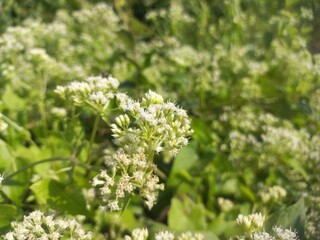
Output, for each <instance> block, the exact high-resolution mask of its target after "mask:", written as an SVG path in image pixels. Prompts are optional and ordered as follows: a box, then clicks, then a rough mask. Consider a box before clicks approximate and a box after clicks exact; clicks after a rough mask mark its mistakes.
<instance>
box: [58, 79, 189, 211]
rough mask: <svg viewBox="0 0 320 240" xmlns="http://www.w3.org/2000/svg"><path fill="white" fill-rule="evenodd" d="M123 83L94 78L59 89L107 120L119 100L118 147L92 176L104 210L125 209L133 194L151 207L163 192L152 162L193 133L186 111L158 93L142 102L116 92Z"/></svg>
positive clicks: (115, 128)
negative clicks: (111, 105)
mask: <svg viewBox="0 0 320 240" xmlns="http://www.w3.org/2000/svg"><path fill="white" fill-rule="evenodd" d="M118 86H119V81H118V80H117V79H115V78H113V77H111V76H108V77H107V78H103V77H89V78H87V80H86V81H83V82H71V83H70V84H69V85H67V86H65V87H61V86H59V87H58V88H57V89H56V93H58V94H59V95H60V96H61V97H62V98H65V99H69V100H71V101H72V103H73V104H75V105H79V106H82V105H87V106H91V107H92V108H94V109H95V110H96V111H97V112H98V113H99V114H101V115H102V119H103V120H105V121H106V122H109V121H108V120H106V118H105V117H106V116H105V115H104V114H103V112H104V111H105V109H106V108H107V106H108V104H109V101H110V99H112V98H114V97H116V100H117V104H118V106H119V110H121V111H123V114H121V115H119V116H118V117H116V118H115V123H113V124H111V131H112V136H113V137H114V142H115V144H116V145H117V146H118V149H117V150H116V152H115V153H114V154H113V155H111V156H110V155H108V156H107V157H106V165H107V167H108V168H107V170H102V171H101V172H100V174H99V175H97V176H96V177H94V178H93V181H92V185H93V186H94V187H98V188H99V193H100V195H101V198H102V201H103V203H104V206H102V207H103V208H107V209H108V210H111V211H118V210H120V209H122V208H123V207H124V206H125V205H124V204H125V203H126V201H127V199H128V198H130V197H131V196H132V195H134V194H136V193H137V194H139V195H140V196H141V197H142V198H143V199H144V203H145V205H146V206H147V207H148V208H149V209H151V208H152V206H153V205H154V204H155V202H156V199H157V196H158V192H159V190H163V188H164V185H163V184H162V183H160V179H159V177H158V175H157V172H158V169H157V167H156V165H155V164H154V163H153V160H154V155H155V154H159V153H160V152H163V151H165V152H166V153H169V154H171V156H175V155H176V154H177V153H178V152H179V150H180V149H181V147H183V146H184V145H187V144H188V137H189V136H190V135H191V133H192V130H191V127H190V120H189V118H188V115H187V113H186V111H185V110H183V109H181V108H179V107H177V106H176V105H175V104H174V103H172V102H165V101H164V99H163V97H162V96H161V95H159V94H157V93H155V92H153V91H151V90H150V91H149V92H147V93H146V94H145V95H144V97H143V98H142V99H141V100H140V101H134V100H133V99H131V98H130V97H129V96H128V95H127V94H125V93H118V92H116V90H117V88H118Z"/></svg>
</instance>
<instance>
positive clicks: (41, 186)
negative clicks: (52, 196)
mask: <svg viewBox="0 0 320 240" xmlns="http://www.w3.org/2000/svg"><path fill="white" fill-rule="evenodd" d="M49 183H50V179H42V180H40V181H38V182H35V183H34V184H32V185H31V187H30V189H31V190H32V192H33V193H34V195H35V197H36V200H37V202H38V204H46V203H47V199H48V197H49Z"/></svg>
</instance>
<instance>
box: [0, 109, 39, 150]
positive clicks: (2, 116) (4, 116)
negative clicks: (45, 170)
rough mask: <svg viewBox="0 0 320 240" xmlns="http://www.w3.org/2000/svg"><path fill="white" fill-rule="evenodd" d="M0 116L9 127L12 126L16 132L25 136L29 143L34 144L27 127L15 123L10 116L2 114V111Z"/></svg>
mask: <svg viewBox="0 0 320 240" xmlns="http://www.w3.org/2000/svg"><path fill="white" fill-rule="evenodd" d="M0 118H2V119H3V120H5V121H6V123H8V124H9V125H10V127H12V128H13V129H14V130H16V131H17V132H20V133H22V134H23V135H24V136H25V137H26V138H27V139H26V140H27V141H28V142H29V143H30V144H33V145H36V144H35V142H34V141H33V140H32V139H31V136H30V133H29V131H28V130H27V129H25V128H23V127H21V126H19V125H18V124H17V123H15V122H14V121H12V120H11V119H10V118H8V117H7V116H6V115H3V114H2V113H0Z"/></svg>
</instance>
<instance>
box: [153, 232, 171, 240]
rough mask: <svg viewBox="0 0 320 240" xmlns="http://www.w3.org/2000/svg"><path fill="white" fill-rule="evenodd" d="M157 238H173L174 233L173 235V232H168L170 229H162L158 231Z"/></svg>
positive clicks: (169, 239) (167, 239) (168, 239)
mask: <svg viewBox="0 0 320 240" xmlns="http://www.w3.org/2000/svg"><path fill="white" fill-rule="evenodd" d="M155 239H156V240H173V239H174V235H173V233H171V232H168V231H160V232H158V233H156V235H155Z"/></svg>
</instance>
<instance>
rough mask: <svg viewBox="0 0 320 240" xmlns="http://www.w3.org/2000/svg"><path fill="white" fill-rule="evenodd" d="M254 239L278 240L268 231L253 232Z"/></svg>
mask: <svg viewBox="0 0 320 240" xmlns="http://www.w3.org/2000/svg"><path fill="white" fill-rule="evenodd" d="M253 240H276V238H275V237H273V236H271V235H270V234H269V233H267V232H259V233H254V234H253Z"/></svg>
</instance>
